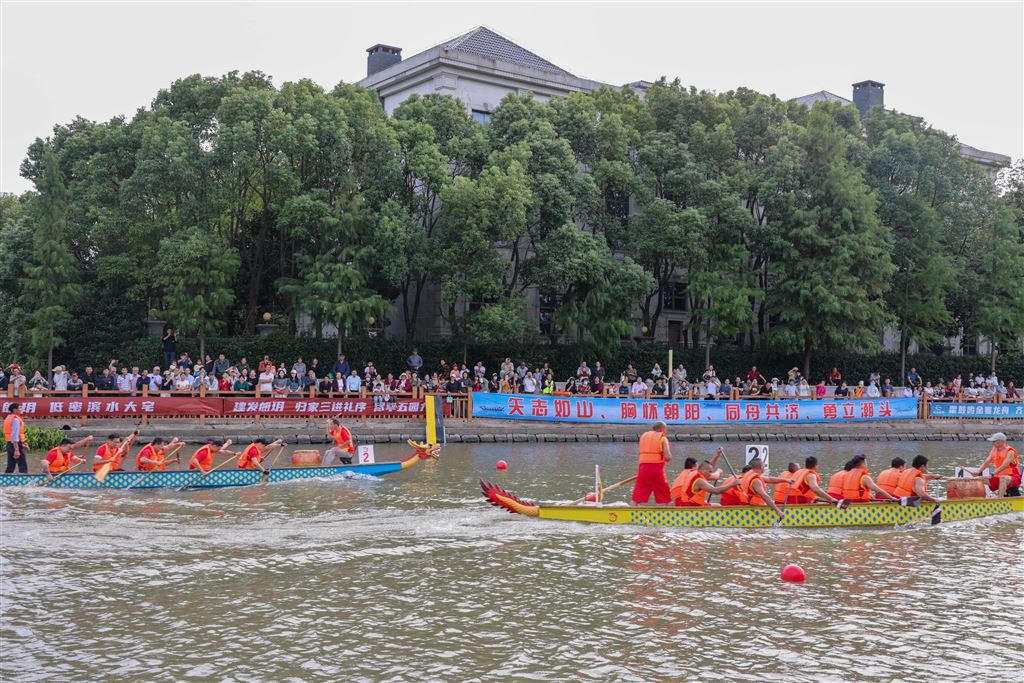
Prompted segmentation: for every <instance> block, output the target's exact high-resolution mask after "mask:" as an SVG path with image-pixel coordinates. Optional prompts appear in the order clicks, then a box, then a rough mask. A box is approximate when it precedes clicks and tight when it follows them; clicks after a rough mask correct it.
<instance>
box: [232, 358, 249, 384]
mask: <svg viewBox="0 0 1024 683" xmlns="http://www.w3.org/2000/svg"><path fill="white" fill-rule="evenodd" d="M235 368H236V369H237V370H238V374H239V375H240V376H241V377H244V378H246V379H248V378H249V359H248V358H246V357H245V356H242V359H241V360H240V361H238V365H236V366H235Z"/></svg>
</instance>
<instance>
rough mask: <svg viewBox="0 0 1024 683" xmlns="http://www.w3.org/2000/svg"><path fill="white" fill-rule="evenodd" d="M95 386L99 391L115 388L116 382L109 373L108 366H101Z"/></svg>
mask: <svg viewBox="0 0 1024 683" xmlns="http://www.w3.org/2000/svg"><path fill="white" fill-rule="evenodd" d="M96 388H97V389H99V390H100V391H116V390H117V384H116V383H115V382H114V377H113V376H112V375H111V374H110V368H103V372H102V373H101V374H100V378H99V379H98V380H96Z"/></svg>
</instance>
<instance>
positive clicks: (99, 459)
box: [92, 431, 139, 472]
mask: <svg viewBox="0 0 1024 683" xmlns="http://www.w3.org/2000/svg"><path fill="white" fill-rule="evenodd" d="M138 435H139V433H138V431H135V432H132V435H131V436H129V437H128V438H127V439H126V440H125V439H122V438H121V437H120V436H118V435H117V434H110V435H109V436H107V440H106V441H105V442H104V443H101V444H100V446H99V448H97V449H96V455H95V457H94V458H93V460H92V471H93V472H99V471H100V470H101V469H103V466H104V465H106V464H107V463H108V462H109V463H110V471H111V472H123V471H124V468H123V467H121V459H122V458H123V457H124V455H125V453H127V452H128V449H129V448H131V447H132V444H133V443H135V438H136V437H137V436H138Z"/></svg>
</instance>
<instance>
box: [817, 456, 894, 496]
mask: <svg viewBox="0 0 1024 683" xmlns="http://www.w3.org/2000/svg"><path fill="white" fill-rule="evenodd" d="M837 479H838V481H837ZM837 484H838V489H836V488H835V486H836V485H837ZM836 491H838V493H836ZM872 491H874V493H875V498H876V500H889V501H895V500H896V498H895V497H894V496H893V495H892V494H890V493H889V492H888V491H886V490H885V489H883V488H881V487H879V486H878V484H876V483H875V481H874V479H872V478H871V475H870V474H868V465H867V456H865V455H855V456H854V457H852V458H850V459H849V460H848V461H847V462H846V464H845V465H843V469H841V470H839V472H837V473H836V474H833V475H832V478H831V479H830V480H829V483H828V494H829V495H830V496H832V497H833V498H839V499H842V500H848V501H850V502H852V503H867V502H870V501H871V492H872Z"/></svg>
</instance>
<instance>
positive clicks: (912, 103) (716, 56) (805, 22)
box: [0, 0, 1024, 192]
mask: <svg viewBox="0 0 1024 683" xmlns="http://www.w3.org/2000/svg"><path fill="white" fill-rule="evenodd" d="M481 24H483V25H486V26H488V27H490V28H492V29H494V30H496V31H497V32H499V33H501V34H503V35H505V36H506V37H508V38H510V39H512V40H514V41H516V42H518V43H520V44H521V45H523V46H524V47H526V48H527V49H530V50H532V51H533V52H536V53H537V54H539V55H541V56H542V57H544V58H546V59H548V60H549V61H551V62H554V63H555V64H557V65H559V66H561V67H562V68H564V69H566V70H568V71H570V72H572V73H574V74H576V75H578V76H583V77H586V78H593V79H595V80H599V81H603V82H605V83H613V84H622V83H627V82H629V81H634V80H639V79H645V80H651V81H653V80H656V79H657V78H659V77H660V76H662V75H665V76H668V77H669V78H670V79H671V78H673V77H676V76H678V77H679V78H680V80H681V81H682V82H683V83H685V84H687V85H691V84H692V85H695V86H697V87H698V88H702V89H711V90H717V91H724V90H730V89H733V88H735V87H738V86H747V87H750V88H753V89H755V90H759V91H761V92H765V93H775V94H777V95H778V96H779V97H781V98H791V97H796V96H799V95H804V94H807V93H810V92H814V91H817V90H823V89H824V90H830V91H832V92H834V93H836V94H838V95H842V96H843V97H847V98H849V97H851V88H850V84H851V83H853V82H855V81H861V80H865V79H873V80H878V81H882V82H884V83H885V84H886V92H885V104H886V106H887V107H889V108H892V109H897V110H899V111H904V112H907V113H912V114H915V115H918V116H923V117H924V118H925V119H927V120H928V121H929V122H930V123H932V124H933V125H934V126H936V127H938V128H941V129H942V130H945V131H947V132H949V133H952V134H955V135H956V136H957V137H958V138H959V139H960V140H962V141H963V142H966V143H968V144H970V145H973V146H975V147H980V148H982V149H986V150H990V151H994V152H1000V153H1003V154H1008V155H1010V156H1012V157H1014V159H1017V158H1020V157H1021V156H1022V152H1024V133H1022V128H1024V104H1022V99H1024V2H1021V0H1016V1H1014V2H1003V3H983V2H973V3H935V2H931V3H920V2H919V3H903V4H893V3H867V2H862V3H817V4H808V3H795V2H794V3H774V2H762V3H721V2H720V3H716V4H706V3H646V4H640V3H631V4H624V3H607V4H597V3H595V2H587V3H560V4H556V3H537V4H529V3H486V2H472V3H433V2H415V3H384V2H377V3H372V4H371V3H340V2H324V3H299V2H292V3H260V4H254V3H228V2H223V3H213V2H207V3H186V2H162V3H156V2H135V3H126V2H121V3H118V2H106V3H101V2H70V3H68V2H66V3H44V2H32V3H21V2H11V1H9V0H0V25H2V28H0V45H2V47H0V56H2V68H0V100H2V101H0V145H2V149H0V191H5V192H21V191H23V190H26V189H30V184H29V183H28V182H27V181H25V180H23V179H22V178H21V177H20V176H19V175H18V166H19V164H20V163H21V160H22V159H23V158H24V156H25V150H26V148H27V146H28V145H29V144H30V143H31V142H32V140H33V139H35V138H36V137H45V136H46V135H48V134H49V133H50V132H51V130H52V128H53V126H54V125H55V124H61V123H68V122H70V121H71V120H72V119H73V118H74V117H75V116H77V115H80V116H83V117H85V118H88V119H93V120H107V119H109V118H110V117H112V116H115V115H118V114H124V115H127V116H128V117H129V118H130V117H131V115H132V113H133V112H134V111H135V110H136V109H137V108H139V107H145V106H148V105H149V103H150V102H151V101H152V99H153V97H154V95H155V94H156V92H157V90H158V89H160V88H163V87H166V86H167V85H169V84H170V83H171V82H172V81H173V80H175V79H177V78H180V77H183V76H186V75H188V74H192V73H202V74H204V75H220V74H223V73H225V72H228V71H231V70H236V69H237V70H239V71H247V70H255V69H258V70H261V71H264V72H265V73H268V74H270V75H272V76H273V77H274V82H275V83H276V84H278V85H280V84H281V83H283V82H285V81H289V80H296V79H299V78H303V77H308V78H312V79H313V80H314V81H316V82H317V83H319V84H321V85H322V86H324V87H326V88H331V87H333V86H334V85H335V84H336V83H338V81H341V80H344V81H346V82H354V81H358V80H359V79H360V78H362V77H363V76H365V74H366V52H365V50H366V48H367V47H369V46H370V45H373V44H375V43H386V44H388V45H396V46H399V47H402V48H403V56H405V57H409V56H411V55H413V54H415V53H416V52H419V51H420V50H423V49H426V48H428V47H431V46H433V45H436V44H438V43H441V42H443V41H445V40H447V39H449V38H452V37H454V36H456V35H458V34H460V33H462V32H464V31H466V30H468V29H470V28H473V27H474V26H477V25H481Z"/></svg>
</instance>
